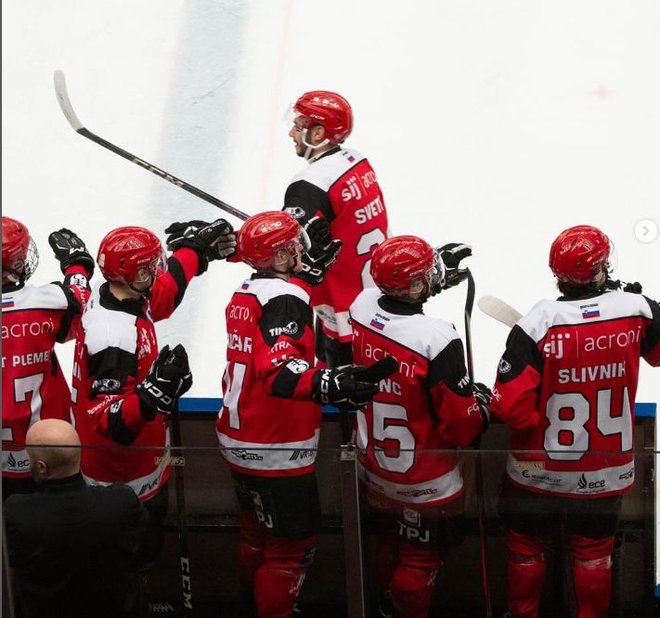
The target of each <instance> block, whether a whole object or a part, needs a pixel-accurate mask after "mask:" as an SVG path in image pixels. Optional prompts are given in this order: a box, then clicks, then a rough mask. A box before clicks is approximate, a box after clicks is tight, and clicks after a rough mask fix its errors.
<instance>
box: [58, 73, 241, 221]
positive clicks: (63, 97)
mask: <svg viewBox="0 0 660 618" xmlns="http://www.w3.org/2000/svg"><path fill="white" fill-rule="evenodd" d="M53 81H54V83H55V94H56V95H57V102H58V103H59V104H60V109H61V110H62V113H63V114H64V116H65V117H66V119H67V120H68V122H69V124H70V125H71V128H72V129H73V130H74V131H75V132H76V133H79V134H80V135H82V136H83V137H86V138H87V139H89V140H92V141H93V142H95V143H97V144H98V145H99V146H103V148H107V149H108V150H110V151H111V152H114V153H115V154H118V155H119V156H120V157H124V159H128V160H129V161H130V162H131V163H135V164H136V165H139V166H140V167H141V168H143V169H145V170H147V171H149V172H151V173H152V174H156V176H159V177H160V178H162V179H163V180H167V181H168V182H171V183H172V184H173V185H176V186H177V187H179V188H181V189H183V190H184V191H188V193H192V194H193V195H194V196H195V197H198V198H200V199H202V200H204V201H205V202H208V203H209V204H213V205H214V206H216V207H217V208H220V209H221V210H224V211H225V212H228V213H229V214H231V215H234V216H235V217H237V218H238V219H240V220H241V221H245V220H246V219H247V218H248V215H246V214H245V213H244V212H243V211H241V210H239V209H238V208H234V207H233V206H230V205H229V204H227V202H223V201H222V200H220V199H218V198H217V197H214V196H213V195H210V194H209V193H206V191H202V190H201V189H198V188H197V187H194V186H193V185H191V184H189V183H187V182H186V181H185V180H181V179H180V178H177V177H176V176H173V175H172V174H170V173H168V172H166V171H164V170H161V169H160V168H158V167H156V166H155V165H151V163H147V161H144V160H143V159H140V158H139V157H136V156H135V155H134V154H131V153H130V152H128V151H126V150H124V149H123V148H120V147H119V146H115V144H112V143H111V142H109V141H107V140H105V139H103V138H102V137H99V136H98V135H96V134H95V133H92V132H91V131H90V130H89V129H87V128H85V126H84V125H83V123H82V122H80V119H79V118H78V116H77V115H76V112H75V111H74V110H73V106H72V105H71V99H70V98H69V93H68V92H67V89H66V80H65V78H64V73H63V72H62V71H55V73H54V75H53Z"/></svg>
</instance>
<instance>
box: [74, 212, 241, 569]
mask: <svg viewBox="0 0 660 618" xmlns="http://www.w3.org/2000/svg"><path fill="white" fill-rule="evenodd" d="M166 233H168V234H170V236H169V237H168V247H169V248H171V249H173V250H174V253H173V254H172V255H171V256H170V257H169V259H166V256H165V253H164V251H163V247H162V245H161V243H160V240H159V239H158V237H157V236H156V235H155V234H153V233H152V232H151V231H149V230H147V229H145V228H141V227H120V228H117V229H114V230H112V231H111V232H109V233H108V234H107V235H106V236H105V238H103V240H102V241H101V245H100V247H99V252H98V259H97V262H98V265H99V268H100V269H101V273H102V274H103V277H104V278H105V282H104V283H103V284H102V285H101V286H100V287H96V288H95V289H94V291H93V292H92V297H91V299H90V302H89V305H88V308H87V310H86V311H85V314H84V316H83V318H82V323H81V327H80V328H79V330H78V334H77V340H76V357H75V364H74V375H73V386H74V389H73V411H74V415H75V420H76V429H77V430H78V433H79V434H80V438H81V441H82V444H83V445H84V446H85V447H86V448H84V449H83V453H82V466H81V469H82V473H83V476H84V477H85V479H86V480H87V482H89V483H91V484H96V485H110V484H112V483H114V482H116V481H120V482H123V483H125V484H127V485H129V486H130V487H132V488H133V490H134V491H135V493H136V494H137V496H138V498H139V499H140V500H141V501H142V502H144V505H145V507H146V508H147V510H148V511H149V514H150V521H149V527H148V530H147V540H146V542H145V547H144V554H145V555H144V557H143V558H144V562H150V561H151V562H153V561H154V560H155V559H156V557H157V556H158V553H159V551H160V546H161V543H162V522H163V519H164V518H165V515H166V512H167V491H166V488H167V481H168V477H169V466H168V461H169V458H168V457H167V452H166V450H165V447H166V446H168V445H169V443H170V437H169V430H168V417H169V416H170V415H171V414H176V413H177V398H178V397H180V396H181V395H182V394H184V393H185V392H186V391H187V390H188V389H189V388H190V386H191V384H192V378H191V374H190V371H189V368H188V358H187V355H186V352H185V349H184V348H183V346H181V345H177V346H176V347H174V349H170V348H169V346H165V347H164V348H163V349H162V350H161V352H160V354H159V352H158V343H157V340H156V331H155V327H154V322H158V321H159V320H164V319H166V318H168V317H169V316H170V315H171V314H172V313H173V312H174V310H175V309H176V308H177V307H178V306H179V303H180V302H181V300H182V299H183V296H184V294H185V291H186V288H187V286H188V283H189V282H190V280H191V279H192V278H193V277H194V276H195V275H199V274H201V273H203V272H205V271H206V269H207V267H208V263H209V262H210V261H212V260H217V259H221V258H224V257H226V256H227V255H228V254H230V253H232V252H233V250H234V247H235V244H236V240H235V235H234V234H233V231H232V228H231V226H230V225H229V224H228V223H227V222H226V221H224V220H223V219H219V220H217V221H215V222H214V223H211V224H206V223H204V222H200V221H195V222H189V223H177V224H173V225H172V226H170V227H169V228H168V229H167V230H166ZM129 445H130V446H131V447H134V448H131V449H120V448H118V447H119V446H129ZM113 447H114V448H113ZM140 447H153V449H145V448H140Z"/></svg>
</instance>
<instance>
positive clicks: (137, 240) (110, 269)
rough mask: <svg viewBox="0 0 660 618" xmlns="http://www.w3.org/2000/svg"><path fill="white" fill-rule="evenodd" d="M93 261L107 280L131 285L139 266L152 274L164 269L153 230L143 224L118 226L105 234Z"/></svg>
mask: <svg viewBox="0 0 660 618" xmlns="http://www.w3.org/2000/svg"><path fill="white" fill-rule="evenodd" d="M96 261H97V263H98V265H99V268H100V269H101V272H102V273H103V276H104V277H105V278H106V279H107V280H108V281H115V282H117V283H122V284H124V285H129V286H132V285H133V283H135V282H136V280H137V279H138V275H139V273H140V271H141V270H143V269H146V270H147V271H148V273H149V275H150V276H151V277H152V279H153V278H155V277H156V276H157V275H158V271H159V270H166V269H167V259H166V256H165V251H164V250H163V246H162V245H161V243H160V240H159V239H158V236H156V235H155V234H154V233H153V232H151V231H150V230H147V229H146V228H143V227H135V226H127V227H118V228H116V229H114V230H112V231H111V232H108V234H106V236H105V238H104V239H103V240H102V241H101V245H100V246H99V254H98V257H97V258H96Z"/></svg>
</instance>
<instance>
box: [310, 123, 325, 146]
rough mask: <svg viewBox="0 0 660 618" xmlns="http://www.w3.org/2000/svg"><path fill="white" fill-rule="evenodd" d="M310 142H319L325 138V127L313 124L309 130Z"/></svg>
mask: <svg viewBox="0 0 660 618" xmlns="http://www.w3.org/2000/svg"><path fill="white" fill-rule="evenodd" d="M309 133H310V135H311V138H312V144H320V143H321V142H322V141H323V140H324V139H325V128H324V127H322V126H321V125H320V124H315V125H314V126H313V127H312V128H311V129H310V131H309Z"/></svg>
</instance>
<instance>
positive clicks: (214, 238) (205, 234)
mask: <svg viewBox="0 0 660 618" xmlns="http://www.w3.org/2000/svg"><path fill="white" fill-rule="evenodd" d="M165 233H166V234H168V236H167V248H168V249H169V250H170V251H176V250H177V249H180V248H181V247H190V248H191V249H192V250H193V251H195V252H196V253H197V255H198V256H199V267H198V269H197V274H198V275H201V274H202V273H204V272H206V269H207V268H208V265H209V262H213V261H214V260H222V259H225V258H228V257H230V256H232V255H233V254H234V253H235V251H236V234H234V228H233V227H232V226H231V224H230V223H229V222H228V221H226V220H225V219H217V220H216V221H214V222H213V223H207V222H206V221H199V220H194V221H184V222H181V223H180V222H176V223H172V225H170V226H169V227H168V228H167V229H166V230H165Z"/></svg>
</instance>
